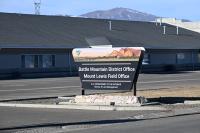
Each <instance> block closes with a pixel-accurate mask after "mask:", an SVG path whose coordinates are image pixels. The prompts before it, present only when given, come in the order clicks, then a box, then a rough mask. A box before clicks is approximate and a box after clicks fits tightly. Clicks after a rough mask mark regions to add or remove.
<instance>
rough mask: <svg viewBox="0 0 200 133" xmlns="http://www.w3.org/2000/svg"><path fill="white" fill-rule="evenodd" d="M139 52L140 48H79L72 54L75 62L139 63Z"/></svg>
mask: <svg viewBox="0 0 200 133" xmlns="http://www.w3.org/2000/svg"><path fill="white" fill-rule="evenodd" d="M141 50H143V49H142V48H140V47H138V48H137V47H134V48H132V47H126V48H92V49H91V48H80V49H74V50H73V52H72V54H73V57H74V60H75V62H88V61H91V62H101V61H139V58H140V55H141Z"/></svg>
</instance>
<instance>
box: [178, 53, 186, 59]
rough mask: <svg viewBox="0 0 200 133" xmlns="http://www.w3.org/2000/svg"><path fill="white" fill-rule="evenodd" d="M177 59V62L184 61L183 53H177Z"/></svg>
mask: <svg viewBox="0 0 200 133" xmlns="http://www.w3.org/2000/svg"><path fill="white" fill-rule="evenodd" d="M177 59H178V60H184V59H185V54H184V53H177Z"/></svg>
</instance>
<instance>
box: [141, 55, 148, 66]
mask: <svg viewBox="0 0 200 133" xmlns="http://www.w3.org/2000/svg"><path fill="white" fill-rule="evenodd" d="M142 64H143V65H146V64H150V55H149V54H148V53H145V54H144V58H143V61H142Z"/></svg>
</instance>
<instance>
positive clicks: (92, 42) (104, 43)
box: [85, 37, 112, 48]
mask: <svg viewBox="0 0 200 133" xmlns="http://www.w3.org/2000/svg"><path fill="white" fill-rule="evenodd" d="M85 40H86V42H87V43H88V44H89V47H92V48H94V47H112V44H111V43H110V41H109V40H108V39H107V38H106V37H87V38H85Z"/></svg>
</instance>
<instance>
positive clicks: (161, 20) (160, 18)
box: [160, 18, 162, 26]
mask: <svg viewBox="0 0 200 133" xmlns="http://www.w3.org/2000/svg"><path fill="white" fill-rule="evenodd" d="M160 26H162V18H160Z"/></svg>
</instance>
